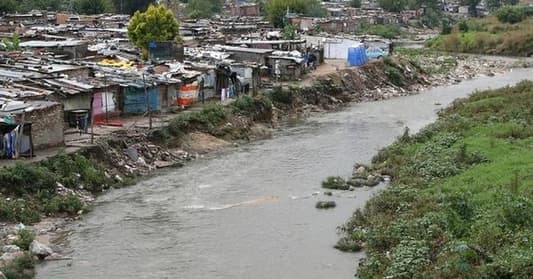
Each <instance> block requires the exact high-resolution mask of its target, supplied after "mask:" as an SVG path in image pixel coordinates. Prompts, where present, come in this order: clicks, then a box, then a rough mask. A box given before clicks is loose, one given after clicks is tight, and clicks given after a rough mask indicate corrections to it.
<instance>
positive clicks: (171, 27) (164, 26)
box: [128, 5, 180, 54]
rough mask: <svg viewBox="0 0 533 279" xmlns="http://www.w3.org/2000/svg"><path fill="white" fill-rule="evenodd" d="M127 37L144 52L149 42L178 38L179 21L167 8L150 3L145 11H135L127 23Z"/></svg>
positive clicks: (146, 50)
mask: <svg viewBox="0 0 533 279" xmlns="http://www.w3.org/2000/svg"><path fill="white" fill-rule="evenodd" d="M128 37H129V39H130V41H131V42H132V43H133V44H134V45H136V46H137V47H139V48H141V49H142V50H143V53H144V54H146V53H147V52H148V44H149V42H152V41H155V42H162V41H172V40H179V39H180V34H179V23H178V21H177V20H176V18H175V17H174V15H173V14H172V12H171V11H170V10H169V9H167V8H165V7H164V6H162V5H150V6H149V7H148V9H147V10H146V11H145V12H140V11H137V12H135V14H134V15H133V17H132V18H131V20H130V23H129V25H128Z"/></svg>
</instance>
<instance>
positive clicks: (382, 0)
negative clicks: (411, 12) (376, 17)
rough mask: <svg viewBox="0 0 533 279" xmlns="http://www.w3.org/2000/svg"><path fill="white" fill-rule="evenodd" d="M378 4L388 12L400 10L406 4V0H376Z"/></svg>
mask: <svg viewBox="0 0 533 279" xmlns="http://www.w3.org/2000/svg"><path fill="white" fill-rule="evenodd" d="M378 3H379V6H380V7H381V8H383V9H384V10H385V11H388V12H395V13H397V12H401V11H403V10H404V9H405V7H406V6H407V0H378Z"/></svg>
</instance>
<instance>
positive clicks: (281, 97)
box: [270, 86, 293, 105]
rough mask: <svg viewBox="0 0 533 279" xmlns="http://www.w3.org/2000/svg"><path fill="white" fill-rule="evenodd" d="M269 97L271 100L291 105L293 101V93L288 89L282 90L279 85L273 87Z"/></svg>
mask: <svg viewBox="0 0 533 279" xmlns="http://www.w3.org/2000/svg"><path fill="white" fill-rule="evenodd" d="M270 97H271V99H272V101H273V102H275V103H280V104H285V105H291V104H292V101H293V95H292V92H291V91H290V90H283V88H281V87H279V86H278V87H275V88H274V90H272V92H271V93H270Z"/></svg>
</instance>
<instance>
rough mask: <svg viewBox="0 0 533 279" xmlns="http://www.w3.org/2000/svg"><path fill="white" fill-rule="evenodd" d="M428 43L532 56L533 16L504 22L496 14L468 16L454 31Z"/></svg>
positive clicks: (459, 49)
mask: <svg viewBox="0 0 533 279" xmlns="http://www.w3.org/2000/svg"><path fill="white" fill-rule="evenodd" d="M426 46H428V47H430V48H432V49H435V50H441V51H449V52H466V53H482V54H502V55H516V56H529V55H532V54H533V16H531V15H530V16H529V17H527V18H524V19H523V20H522V21H519V22H513V23H505V22H501V21H499V20H498V19H497V18H496V17H495V16H491V17H486V18H482V19H469V20H467V21H464V22H461V23H459V24H458V25H456V26H455V27H454V28H453V30H452V33H451V34H447V35H440V36H437V37H435V38H432V39H430V40H429V41H427V42H426Z"/></svg>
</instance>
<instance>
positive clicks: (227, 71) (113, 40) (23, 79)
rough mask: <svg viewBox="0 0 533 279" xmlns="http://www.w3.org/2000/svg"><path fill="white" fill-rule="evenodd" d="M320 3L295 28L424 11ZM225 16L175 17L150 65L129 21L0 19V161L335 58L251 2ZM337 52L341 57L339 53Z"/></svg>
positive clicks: (328, 28)
mask: <svg viewBox="0 0 533 279" xmlns="http://www.w3.org/2000/svg"><path fill="white" fill-rule="evenodd" d="M326 6H327V10H328V14H329V16H328V17H326V18H323V19H318V18H307V17H303V16H301V15H297V14H290V13H288V14H287V18H288V19H289V20H290V21H291V23H292V24H293V25H294V26H296V27H297V29H298V30H299V31H300V32H306V31H310V30H311V29H312V30H315V29H317V26H319V28H318V29H321V30H323V31H322V32H329V33H330V34H339V33H343V32H351V31H352V30H348V28H353V26H358V24H361V23H363V22H366V23H397V22H404V21H406V20H409V19H410V18H413V17H416V16H417V15H418V14H419V13H420V12H421V11H407V12H404V13H402V14H394V15H389V14H388V13H385V12H383V11H382V10H380V9H379V8H374V9H366V10H363V9H354V8H347V7H345V6H338V4H335V3H330V4H327V5H326ZM229 10H230V12H231V13H230V14H231V16H227V17H214V18H212V19H210V20H184V21H182V22H181V23H180V34H181V36H182V37H183V39H184V40H183V41H184V42H183V43H177V42H153V43H151V45H150V49H149V53H148V60H147V61H144V60H142V59H141V52H140V51H139V49H137V48H135V47H134V46H133V45H132V44H131V43H130V41H129V40H128V34H127V28H126V27H127V25H128V21H129V19H130V17H129V16H128V15H117V14H102V15H92V16H86V15H76V14H70V13H60V12H58V13H52V12H46V11H32V12H29V13H26V14H5V15H3V16H2V17H0V139H1V140H0V158H2V159H14V158H19V157H23V156H33V154H34V151H35V150H39V149H45V148H49V147H56V146H62V145H64V144H65V135H66V134H67V133H71V132H72V130H75V131H76V133H77V132H79V133H88V132H90V131H88V128H89V127H92V126H93V125H115V126H120V125H122V124H121V118H124V117H128V116H131V115H147V114H151V113H152V112H167V111H174V110H176V109H183V108H186V107H188V106H191V105H193V104H194V103H195V102H204V101H206V100H210V99H216V100H222V101H223V100H224V99H226V98H232V97H234V96H238V95H240V94H255V93H256V92H257V91H258V90H259V89H260V88H264V87H271V86H273V84H274V83H276V82H282V81H284V80H298V79H300V78H302V76H303V75H304V74H305V73H307V72H309V71H311V70H312V69H314V68H315V67H310V66H315V65H316V64H319V63H321V62H322V61H323V59H324V58H325V56H326V57H327V56H328V55H329V57H327V58H336V57H335V56H334V55H333V54H332V53H335V51H333V52H332V51H331V46H329V49H328V51H327V55H325V51H324V48H325V47H326V48H327V47H328V46H326V45H325V43H324V42H326V40H325V39H324V40H323V39H316V38H317V37H315V38H314V39H309V38H307V37H298V39H291V40H287V39H284V38H283V35H282V32H281V31H280V30H279V29H275V28H274V27H273V26H272V25H271V24H270V23H269V22H268V21H266V20H265V19H264V18H263V17H261V16H259V15H258V14H259V7H258V6H257V5H256V4H246V5H244V4H243V5H236V4H235V5H233V4H232V5H231V7H230V9H229ZM352 21H354V22H355V21H357V23H358V24H354V22H352ZM14 34H16V36H15V35H14ZM318 38H320V37H318ZM349 44H352V41H350V42H349V43H348V45H349ZM341 52H342V53H341V54H340V57H344V58H345V57H346V50H343V51H341ZM68 131H70V132H68Z"/></svg>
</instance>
